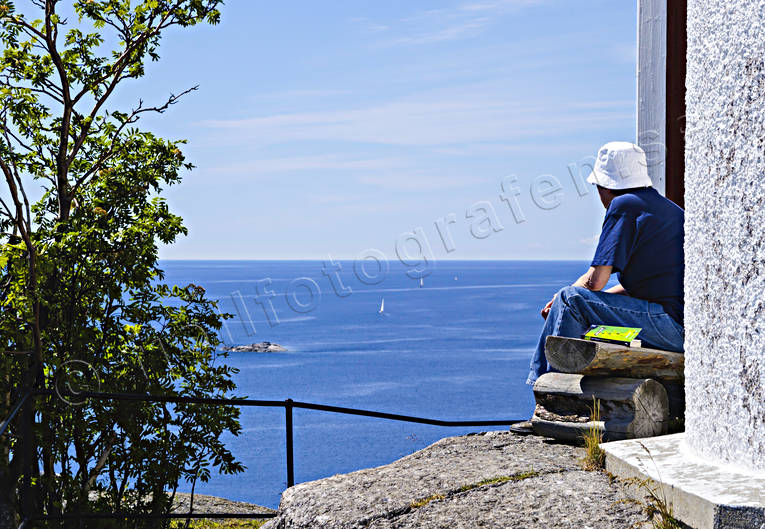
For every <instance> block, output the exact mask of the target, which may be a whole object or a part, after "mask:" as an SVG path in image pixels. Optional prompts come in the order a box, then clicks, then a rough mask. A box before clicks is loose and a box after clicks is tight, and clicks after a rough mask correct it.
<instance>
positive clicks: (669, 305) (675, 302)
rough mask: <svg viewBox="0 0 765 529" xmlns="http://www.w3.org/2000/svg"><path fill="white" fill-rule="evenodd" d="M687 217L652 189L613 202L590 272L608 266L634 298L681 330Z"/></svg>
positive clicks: (635, 192)
mask: <svg viewBox="0 0 765 529" xmlns="http://www.w3.org/2000/svg"><path fill="white" fill-rule="evenodd" d="M684 221H685V213H684V212H683V210H682V208H680V207H679V206H677V205H676V204H675V203H674V202H672V201H671V200H669V199H667V198H665V197H663V196H661V195H660V194H659V193H658V191H656V190H655V189H654V188H652V187H647V188H643V189H639V190H636V191H634V192H630V193H625V194H624V195H621V196H618V197H616V198H614V199H613V200H612V201H611V204H609V206H608V210H607V211H606V218H605V220H604V221H603V231H602V232H601V233H600V242H598V248H597V250H595V257H593V259H592V266H599V265H611V266H612V267H613V271H614V272H616V273H617V274H618V278H619V283H621V285H622V286H623V287H624V288H625V289H626V290H627V294H629V295H630V296H632V297H635V298H639V299H645V300H648V301H651V302H654V303H658V304H660V305H661V306H662V307H664V310H665V311H666V312H667V314H669V315H670V316H672V318H674V320H675V321H677V322H678V323H679V324H680V325H683V271H684V263H685V259H684V255H683V235H684V232H683V223H684Z"/></svg>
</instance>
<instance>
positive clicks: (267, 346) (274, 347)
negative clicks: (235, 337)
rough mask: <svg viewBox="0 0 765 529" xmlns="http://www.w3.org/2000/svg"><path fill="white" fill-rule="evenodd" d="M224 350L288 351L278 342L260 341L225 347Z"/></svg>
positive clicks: (243, 351)
mask: <svg viewBox="0 0 765 529" xmlns="http://www.w3.org/2000/svg"><path fill="white" fill-rule="evenodd" d="M223 350H224V351H231V352H232V353H279V352H282V351H286V350H287V349H285V348H284V347H282V346H281V345H279V344H278V343H271V342H258V343H251V344H250V345H234V346H233V347H224V348H223Z"/></svg>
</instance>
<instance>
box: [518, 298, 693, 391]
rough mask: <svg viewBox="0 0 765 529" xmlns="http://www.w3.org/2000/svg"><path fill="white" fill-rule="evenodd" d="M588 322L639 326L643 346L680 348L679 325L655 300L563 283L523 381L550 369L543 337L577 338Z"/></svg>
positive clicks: (669, 349)
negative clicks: (564, 284) (527, 373)
mask: <svg viewBox="0 0 765 529" xmlns="http://www.w3.org/2000/svg"><path fill="white" fill-rule="evenodd" d="M590 325H618V326H620V327H642V329H643V330H642V331H640V335H639V336H638V338H640V340H642V342H643V347H651V348H654V349H663V350H665V351H677V352H682V351H683V340H684V331H683V327H682V325H680V324H679V323H677V322H676V321H675V320H674V319H673V318H672V316H670V315H669V314H667V313H666V312H665V311H664V308H663V307H662V306H661V305H659V304H658V303H651V302H650V301H646V300H644V299H637V298H632V297H629V296H623V295H621V294H608V293H606V292H593V291H592V290H587V289H586V288H582V287H564V288H562V289H560V290H559V291H558V294H557V295H556V296H555V301H553V304H552V307H551V308H550V313H549V314H548V315H547V320H546V321H545V326H544V329H542V336H540V337H539V343H538V344H537V350H536V351H535V352H534V356H533V357H532V359H531V366H530V370H529V378H528V379H527V380H526V383H527V384H534V382H535V381H536V380H537V378H539V377H540V376H542V375H543V374H545V373H547V372H549V371H552V368H551V367H550V364H548V363H547V358H546V357H545V338H547V337H548V336H568V337H571V338H580V337H581V336H582V334H583V333H584V332H585V331H586V330H587V329H589V327H590Z"/></svg>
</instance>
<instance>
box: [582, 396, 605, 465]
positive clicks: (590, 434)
mask: <svg viewBox="0 0 765 529" xmlns="http://www.w3.org/2000/svg"><path fill="white" fill-rule="evenodd" d="M592 401H593V403H592V409H591V410H590V411H591V413H590V423H591V424H592V426H591V427H590V428H589V429H588V430H587V432H586V433H585V434H584V439H583V440H584V450H585V453H584V457H583V458H582V460H581V463H582V468H584V470H602V469H603V468H604V467H605V464H606V452H605V451H604V450H603V449H602V448H601V447H600V444H601V443H602V442H603V429H602V428H601V427H600V401H599V400H597V399H595V398H593V399H592Z"/></svg>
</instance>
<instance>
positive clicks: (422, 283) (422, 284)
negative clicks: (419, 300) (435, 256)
mask: <svg viewBox="0 0 765 529" xmlns="http://www.w3.org/2000/svg"><path fill="white" fill-rule="evenodd" d="M423 286H425V281H423V279H422V278H420V288H422V287H423Z"/></svg>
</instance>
